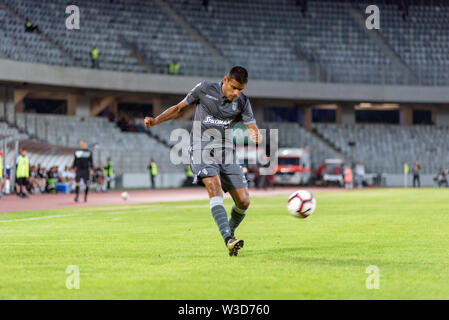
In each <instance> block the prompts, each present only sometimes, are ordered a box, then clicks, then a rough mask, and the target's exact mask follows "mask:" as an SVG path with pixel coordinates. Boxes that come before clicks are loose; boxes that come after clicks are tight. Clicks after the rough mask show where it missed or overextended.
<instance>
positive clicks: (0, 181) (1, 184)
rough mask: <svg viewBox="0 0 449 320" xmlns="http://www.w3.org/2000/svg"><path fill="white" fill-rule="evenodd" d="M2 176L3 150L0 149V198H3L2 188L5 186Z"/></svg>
mask: <svg viewBox="0 0 449 320" xmlns="http://www.w3.org/2000/svg"><path fill="white" fill-rule="evenodd" d="M3 177H4V175H3V152H1V151H0V200H2V198H3V188H4V187H5V179H4V178H3Z"/></svg>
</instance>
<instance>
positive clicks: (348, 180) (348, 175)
mask: <svg viewBox="0 0 449 320" xmlns="http://www.w3.org/2000/svg"><path fill="white" fill-rule="evenodd" d="M343 180H344V182H345V189H346V190H351V189H352V170H351V166H350V165H346V167H345V171H344V176H343Z"/></svg>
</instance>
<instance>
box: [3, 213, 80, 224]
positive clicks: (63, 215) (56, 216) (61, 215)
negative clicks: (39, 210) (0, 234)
mask: <svg viewBox="0 0 449 320" xmlns="http://www.w3.org/2000/svg"><path fill="white" fill-rule="evenodd" d="M79 215H80V214H78V213H75V214H59V215H55V216H45V217H34V218H23V219H11V220H0V222H16V221H31V220H43V219H53V218H63V217H72V216H79Z"/></svg>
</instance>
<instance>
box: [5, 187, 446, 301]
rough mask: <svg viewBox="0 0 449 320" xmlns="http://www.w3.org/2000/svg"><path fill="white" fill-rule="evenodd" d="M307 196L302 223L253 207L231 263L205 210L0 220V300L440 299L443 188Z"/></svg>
mask: <svg viewBox="0 0 449 320" xmlns="http://www.w3.org/2000/svg"><path fill="white" fill-rule="evenodd" d="M315 197H316V199H317V209H316V211H315V212H314V214H313V215H312V216H310V217H309V218H307V219H304V220H303V219H297V218H294V217H291V216H290V215H289V214H288V213H287V211H286V207H285V205H286V200H287V195H285V196H272V197H253V198H252V199H251V201H252V202H251V207H250V210H249V211H248V213H247V217H246V219H245V221H244V222H243V224H242V226H241V227H240V228H239V229H238V232H237V235H238V236H240V237H241V238H243V239H245V247H244V248H243V249H242V250H241V252H240V255H239V256H238V257H229V256H228V254H227V250H226V248H225V246H224V243H223V240H222V239H221V237H220V235H219V233H218V229H217V227H216V226H215V224H214V221H213V219H212V216H211V214H210V211H209V204H208V202H207V201H191V202H176V203H156V204H145V205H123V206H114V207H107V206H105V207H90V208H89V207H85V208H73V209H70V210H68V209H67V210H49V211H34V212H16V213H8V214H2V215H0V239H1V240H0V246H1V249H0V252H1V260H0V299H231V300H236V299H293V300H296V299H449V281H448V280H449V267H448V266H449V245H448V235H449V223H448V221H449V205H448V191H447V190H443V189H421V190H411V189H408V190H403V189H378V190H361V191H359V190H354V191H349V192H345V191H338V192H323V193H317V194H315ZM231 204H232V202H231V200H229V199H227V200H225V207H226V209H227V210H228V213H229V210H230V208H231ZM34 218H36V219H34ZM69 265H75V266H78V268H79V273H80V278H79V279H80V282H79V284H80V288H79V289H72V290H69V289H67V287H66V281H67V277H69V276H70V275H71V274H67V273H66V269H67V266H69ZM370 265H375V266H377V267H378V268H379V289H371V290H370V289H367V287H366V280H367V277H369V276H370V274H369V273H367V272H366V271H367V267H368V266H370Z"/></svg>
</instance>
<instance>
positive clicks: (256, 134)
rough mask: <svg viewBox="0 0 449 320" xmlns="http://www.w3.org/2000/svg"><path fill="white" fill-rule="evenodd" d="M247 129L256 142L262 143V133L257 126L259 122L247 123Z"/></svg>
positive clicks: (252, 139)
mask: <svg viewBox="0 0 449 320" xmlns="http://www.w3.org/2000/svg"><path fill="white" fill-rule="evenodd" d="M246 129H247V130H248V133H249V138H250V139H251V141H252V142H254V143H256V144H257V143H261V142H262V135H261V134H260V131H259V128H258V127H257V124H255V123H251V124H247V125H246Z"/></svg>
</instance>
